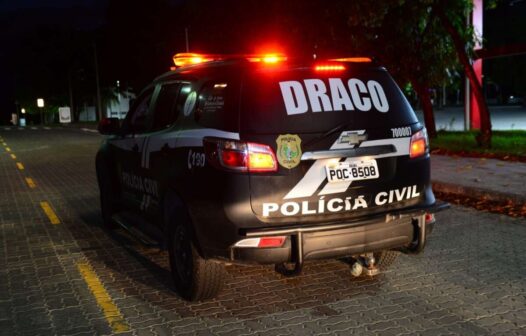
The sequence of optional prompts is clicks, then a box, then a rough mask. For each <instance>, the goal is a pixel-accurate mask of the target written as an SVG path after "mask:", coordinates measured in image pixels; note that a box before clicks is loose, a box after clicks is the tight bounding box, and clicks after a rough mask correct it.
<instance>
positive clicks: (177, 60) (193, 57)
mask: <svg viewBox="0 0 526 336" xmlns="http://www.w3.org/2000/svg"><path fill="white" fill-rule="evenodd" d="M220 59H221V57H220V56H217V55H206V54H196V53H179V54H175V55H174V57H173V61H174V64H175V67H176V68H179V67H183V66H188V65H194V64H200V63H205V62H211V61H218V60H220Z"/></svg>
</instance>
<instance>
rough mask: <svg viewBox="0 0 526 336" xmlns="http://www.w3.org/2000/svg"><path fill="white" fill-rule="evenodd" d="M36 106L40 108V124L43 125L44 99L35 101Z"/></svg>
mask: <svg viewBox="0 0 526 336" xmlns="http://www.w3.org/2000/svg"><path fill="white" fill-rule="evenodd" d="M37 106H38V107H39V108H40V124H41V125H43V124H44V114H43V111H44V99H43V98H38V99H37Z"/></svg>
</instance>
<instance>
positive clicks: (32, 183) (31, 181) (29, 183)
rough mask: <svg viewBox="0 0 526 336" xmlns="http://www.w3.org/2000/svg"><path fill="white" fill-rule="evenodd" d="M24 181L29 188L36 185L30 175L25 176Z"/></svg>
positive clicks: (33, 187)
mask: <svg viewBox="0 0 526 336" xmlns="http://www.w3.org/2000/svg"><path fill="white" fill-rule="evenodd" d="M26 182H27V185H28V186H29V188H31V189H35V188H36V187H37V184H36V183H35V181H33V179H32V178H31V177H26Z"/></svg>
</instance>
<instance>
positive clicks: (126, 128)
mask: <svg viewBox="0 0 526 336" xmlns="http://www.w3.org/2000/svg"><path fill="white" fill-rule="evenodd" d="M153 94H154V88H153V87H150V88H147V89H145V90H144V91H143V92H142V93H141V94H140V95H139V97H138V98H137V100H136V103H135V104H134V105H133V106H132V108H131V109H130V111H129V112H128V114H127V115H126V119H125V120H124V122H123V126H122V128H123V133H122V135H121V136H119V137H116V138H114V139H112V140H111V141H110V142H109V144H110V146H111V147H112V151H113V153H114V155H115V162H116V169H117V175H118V178H119V183H120V185H121V192H122V195H121V196H122V201H123V202H124V204H126V205H127V206H128V207H130V208H134V209H136V208H139V207H140V204H141V202H142V198H143V183H142V179H141V166H142V162H143V155H142V153H143V147H144V142H145V139H146V135H147V133H146V131H147V129H148V125H147V121H148V114H149V113H150V103H151V101H152V96H153Z"/></svg>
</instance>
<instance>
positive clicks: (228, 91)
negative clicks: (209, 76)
mask: <svg viewBox="0 0 526 336" xmlns="http://www.w3.org/2000/svg"><path fill="white" fill-rule="evenodd" d="M238 83H239V81H237V82H236V81H235V80H217V81H211V82H208V83H206V84H205V85H204V86H203V87H202V89H201V90H200V92H199V96H198V101H197V109H196V112H195V120H196V122H197V123H198V124H200V125H201V126H204V127H207V128H216V129H221V130H224V131H229V132H238V131H239V129H238V119H239V118H238V111H239V84H238Z"/></svg>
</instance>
